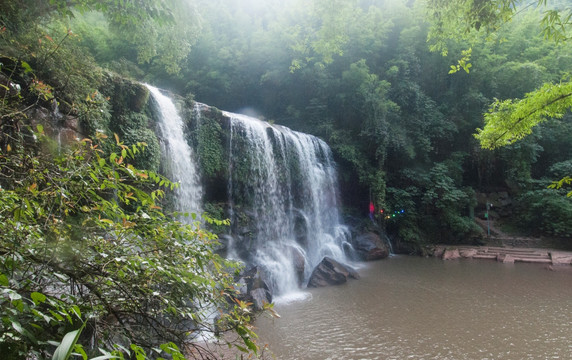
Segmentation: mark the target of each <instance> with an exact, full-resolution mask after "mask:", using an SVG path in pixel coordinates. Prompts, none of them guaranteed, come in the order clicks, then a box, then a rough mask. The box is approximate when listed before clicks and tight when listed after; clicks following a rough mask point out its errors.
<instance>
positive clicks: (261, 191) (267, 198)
mask: <svg viewBox="0 0 572 360" xmlns="http://www.w3.org/2000/svg"><path fill="white" fill-rule="evenodd" d="M224 115H225V116H227V117H229V118H230V144H229V147H230V155H229V159H230V164H229V167H230V168H229V170H230V171H229V173H230V176H229V179H228V181H229V183H228V191H229V194H230V201H229V203H230V204H231V207H234V206H237V207H238V206H241V207H242V208H243V209H242V210H243V211H245V210H246V209H247V210H246V211H247V212H249V213H250V214H251V215H250V216H251V218H252V220H253V222H254V223H255V224H254V225H253V226H252V227H251V228H255V232H254V233H251V234H240V233H239V234H233V237H234V238H235V239H234V241H233V242H232V244H233V246H235V247H240V248H237V249H231V250H232V251H233V252H234V253H236V254H239V255H240V257H241V258H243V260H245V261H247V262H250V263H254V264H257V265H260V266H262V267H263V268H264V269H265V271H267V272H269V273H270V278H271V282H272V284H271V286H272V288H273V289H272V290H273V292H274V293H275V294H278V295H281V294H285V293H288V292H291V291H295V290H296V289H298V285H299V284H300V283H302V284H303V283H304V282H306V281H307V280H308V277H309V276H310V274H311V272H312V270H313V268H314V267H315V266H316V265H317V264H318V263H319V262H320V261H321V260H322V258H323V257H324V256H330V257H333V258H335V259H337V260H341V261H344V260H346V258H345V253H344V248H345V245H346V244H347V242H348V239H349V230H348V229H347V228H346V227H345V226H343V225H342V224H341V222H340V215H339V209H338V206H339V205H338V202H339V200H338V193H337V191H338V186H337V173H336V168H335V164H334V162H333V160H332V154H331V151H330V148H329V147H328V146H327V144H326V143H325V142H323V141H322V140H320V139H318V138H316V137H314V136H311V135H307V134H303V133H299V132H295V131H292V130H290V129H288V128H286V127H282V126H275V125H270V124H268V123H266V122H262V121H260V120H258V119H254V118H251V117H248V116H245V115H239V114H233V113H229V112H224ZM239 204H240V205H239ZM245 208H246V209H245ZM233 210H234V209H232V208H231V214H232V213H233ZM236 238H239V239H238V241H237V239H236ZM244 258H247V259H244Z"/></svg>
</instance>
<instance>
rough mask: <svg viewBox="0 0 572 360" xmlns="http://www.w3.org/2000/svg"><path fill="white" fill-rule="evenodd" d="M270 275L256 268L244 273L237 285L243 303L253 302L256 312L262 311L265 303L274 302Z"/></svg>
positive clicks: (239, 297)
mask: <svg viewBox="0 0 572 360" xmlns="http://www.w3.org/2000/svg"><path fill="white" fill-rule="evenodd" d="M268 278H269V276H268V274H267V273H266V271H265V270H264V269H263V268H261V267H259V266H254V267H252V268H250V269H248V270H246V271H244V272H243V274H242V276H241V277H240V278H239V279H238V281H237V283H238V285H239V288H238V289H237V290H238V291H239V295H238V296H237V298H238V299H239V300H241V301H246V302H251V303H253V304H254V308H255V309H256V310H262V309H263V307H264V304H265V303H268V304H270V303H271V302H272V291H271V288H270V286H269V282H268Z"/></svg>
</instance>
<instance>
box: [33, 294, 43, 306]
mask: <svg viewBox="0 0 572 360" xmlns="http://www.w3.org/2000/svg"><path fill="white" fill-rule="evenodd" d="M30 297H31V298H32V301H34V304H36V305H38V304H41V303H43V302H45V301H46V295H44V294H42V293H39V292H33V293H31V294H30Z"/></svg>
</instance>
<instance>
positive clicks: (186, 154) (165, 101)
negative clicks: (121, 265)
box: [145, 84, 203, 215]
mask: <svg viewBox="0 0 572 360" xmlns="http://www.w3.org/2000/svg"><path fill="white" fill-rule="evenodd" d="M145 86H146V87H147V88H148V89H149V91H150V92H151V95H152V97H153V100H154V101H155V103H156V107H157V112H158V115H159V121H158V123H157V127H158V135H159V140H160V143H161V154H162V156H163V164H162V165H163V166H164V167H165V172H166V174H167V176H168V177H169V178H170V179H171V180H172V181H174V182H178V183H179V187H178V188H177V189H176V190H175V197H174V198H175V209H176V210H177V211H181V212H193V213H196V214H197V215H200V213H201V200H202V192H203V191H202V187H201V182H200V177H199V173H198V169H197V165H196V164H195V162H194V160H195V159H196V157H195V155H194V154H193V150H192V149H191V147H190V146H189V144H188V143H187V141H186V139H185V136H184V134H185V131H184V128H185V127H184V123H183V119H182V118H181V116H180V115H179V112H178V111H177V108H176V107H175V104H174V103H173V101H172V100H171V99H170V98H169V97H167V96H165V95H163V94H162V93H161V91H160V90H159V89H157V88H156V87H153V86H151V85H147V84H146V85H145Z"/></svg>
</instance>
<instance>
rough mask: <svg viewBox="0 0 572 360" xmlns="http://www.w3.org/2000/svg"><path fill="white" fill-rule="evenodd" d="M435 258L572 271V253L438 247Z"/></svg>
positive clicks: (543, 250) (502, 248)
mask: <svg viewBox="0 0 572 360" xmlns="http://www.w3.org/2000/svg"><path fill="white" fill-rule="evenodd" d="M433 256H435V257H437V258H441V259H443V260H455V259H462V258H464V259H484V260H496V261H499V262H502V263H515V262H525V263H538V264H545V265H547V268H549V269H550V270H556V269H565V270H570V269H572V266H571V265H572V252H569V251H562V250H553V249H543V248H521V247H512V246H465V245H463V246H461V245H459V246H449V245H437V246H436V247H435V249H434V252H433Z"/></svg>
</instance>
